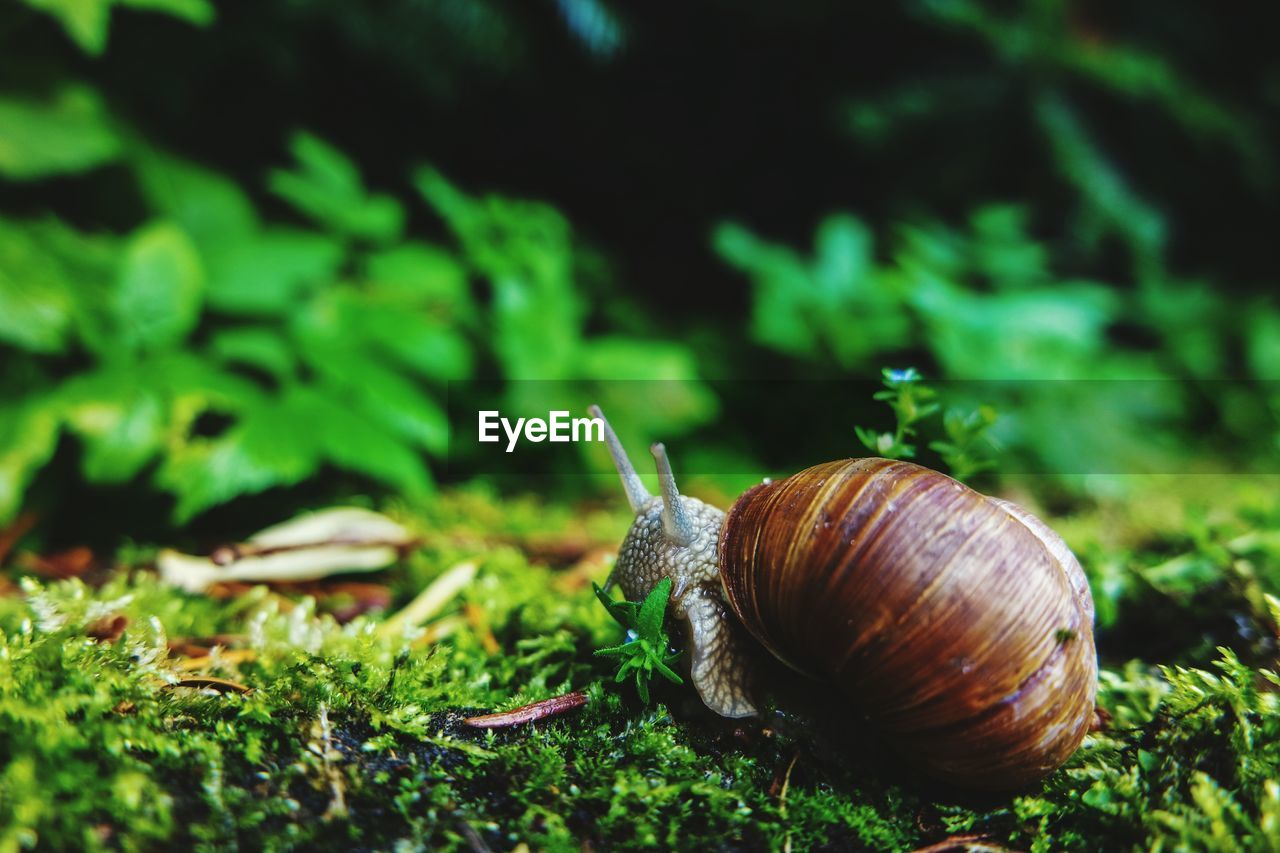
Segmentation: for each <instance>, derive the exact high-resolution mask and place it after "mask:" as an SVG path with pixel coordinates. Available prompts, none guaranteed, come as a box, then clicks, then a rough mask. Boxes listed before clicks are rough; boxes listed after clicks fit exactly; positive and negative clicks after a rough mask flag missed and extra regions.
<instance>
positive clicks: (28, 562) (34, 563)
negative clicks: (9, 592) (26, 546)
mask: <svg viewBox="0 0 1280 853" xmlns="http://www.w3.org/2000/svg"><path fill="white" fill-rule="evenodd" d="M18 560H19V565H20V566H21V567H22V568H23V569H25V570H27V571H29V572H31V573H32V574H34V575H39V576H40V577H42V578H49V579H50V580H66V579H67V578H78V577H80V576H81V575H83V574H84V573H85V572H87V571H89V569H91V568H93V551H92V550H91V549H89V548H87V547H85V546H84V545H77V546H75V547H74V548H67V549H66V550H63V551H55V552H53V553H52V554H20V555H18Z"/></svg>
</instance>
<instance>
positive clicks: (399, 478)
mask: <svg viewBox="0 0 1280 853" xmlns="http://www.w3.org/2000/svg"><path fill="white" fill-rule="evenodd" d="M284 405H286V406H287V407H288V408H289V410H290V411H291V412H292V413H293V416H295V417H296V418H297V419H298V420H300V421H305V422H308V423H310V424H312V429H314V430H315V441H316V444H317V445H318V447H319V449H320V454H321V456H322V457H323V458H324V459H325V460H327V461H328V462H330V463H332V464H333V465H335V466H336V467H338V468H341V469H343V470H346V471H354V472H356V473H359V474H364V475H365V476H367V477H371V478H373V479H375V480H378V481H380V482H382V483H386V484H387V485H389V486H392V487H393V488H395V489H398V490H399V491H400V492H401V493H402V494H404V495H406V496H409V497H421V496H423V495H425V494H427V493H429V492H430V491H431V488H432V483H431V475H430V473H429V472H428V471H427V468H426V466H425V465H424V464H423V461H422V457H421V455H419V454H418V453H416V452H415V451H414V450H413V449H411V448H410V447H409V445H408V444H407V443H406V442H405V441H404V440H403V439H401V438H400V437H398V436H397V435H395V434H394V433H392V432H391V431H390V430H388V429H386V428H384V427H382V426H381V425H379V424H377V423H375V422H372V421H370V420H369V419H367V418H364V417H362V416H361V415H360V414H359V413H358V412H354V411H352V410H351V408H350V407H348V406H346V405H343V404H342V402H340V401H337V400H333V399H330V398H328V397H326V396H324V395H323V394H321V393H320V392H319V391H318V390H316V389H313V388H306V387H299V388H294V389H292V390H291V391H290V393H289V394H288V395H287V397H286V398H285V401H284Z"/></svg>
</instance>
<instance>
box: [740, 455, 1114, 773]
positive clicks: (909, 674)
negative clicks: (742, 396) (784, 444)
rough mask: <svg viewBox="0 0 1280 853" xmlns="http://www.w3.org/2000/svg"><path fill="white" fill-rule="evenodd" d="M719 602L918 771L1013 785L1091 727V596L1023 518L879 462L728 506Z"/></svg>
mask: <svg viewBox="0 0 1280 853" xmlns="http://www.w3.org/2000/svg"><path fill="white" fill-rule="evenodd" d="M720 573H721V578H722V580H723V583H724V588H725V591H726V593H727V596H728V599H729V603H730V606H731V607H732V608H733V610H734V611H735V612H736V613H737V615H738V618H739V619H740V620H741V622H742V623H743V624H744V625H745V626H746V627H747V628H748V629H749V630H750V631H751V633H752V634H754V635H755V637H756V638H757V639H758V640H759V641H760V642H761V643H763V644H764V645H765V646H766V647H767V648H768V649H769V650H770V651H771V652H773V654H775V655H776V656H777V657H778V658H780V659H781V660H783V661H785V662H787V663H789V664H790V665H791V666H793V667H795V668H796V669H799V670H802V671H804V672H807V673H809V674H810V675H813V676H815V677H818V678H821V679H824V680H826V681H829V682H832V683H834V684H836V685H838V687H839V688H840V689H841V690H842V691H843V692H844V693H845V695H846V696H847V697H848V698H849V699H850V700H851V701H852V702H853V704H854V706H855V708H856V709H857V710H858V711H860V712H861V713H863V714H865V715H866V717H868V718H869V719H870V721H871V722H872V724H873V725H874V726H875V728H877V729H879V730H881V731H883V732H885V733H886V734H887V735H888V736H889V737H891V738H892V739H893V742H894V745H895V747H896V748H897V749H898V750H899V751H901V752H903V753H905V754H907V755H908V756H910V757H911V758H913V759H914V760H915V761H916V762H917V763H918V764H919V765H921V766H922V767H923V768H924V769H925V770H926V771H927V772H929V773H930V774H932V775H935V776H938V777H940V778H943V779H946V780H948V781H950V782H953V783H958V784H962V785H965V786H970V787H980V788H987V789H1010V788H1016V787H1020V786H1023V785H1025V784H1027V783H1029V782H1032V781H1034V780H1036V779H1038V778H1040V777H1041V776H1043V775H1045V774H1046V773H1048V772H1050V771H1051V770H1053V769H1055V768H1056V767H1058V766H1059V765H1060V764H1062V762H1064V761H1065V760H1066V759H1067V758H1068V757H1069V756H1070V755H1071V754H1072V753H1073V752H1074V751H1075V750H1076V748H1077V747H1078V746H1079V745H1080V742H1081V740H1082V739H1083V738H1084V735H1085V732H1086V731H1087V730H1088V728H1089V725H1090V722H1091V721H1092V719H1093V708H1094V698H1095V693H1096V685H1097V655H1096V653H1095V651H1094V643H1093V601H1092V598H1091V597H1090V595H1089V587H1088V584H1087V582H1086V581H1085V577H1084V573H1083V571H1082V570H1081V568H1080V564H1079V563H1078V562H1077V561H1076V559H1075V557H1073V556H1072V555H1071V552H1070V550H1068V549H1067V547H1066V545H1065V544H1063V542H1062V540H1061V539H1060V538H1058V536H1057V534H1055V533H1053V532H1052V531H1051V530H1050V529H1049V528H1048V527H1047V526H1046V525H1045V524H1044V523H1043V522H1041V521H1040V520H1039V519H1037V518H1035V517H1034V516H1032V515H1031V514H1030V513H1028V512H1026V511H1025V510H1022V509H1021V508H1019V507H1017V506H1015V505H1013V504H1010V503H1008V502H1006V501H1001V500H998V499H995V498H990V497H987V496H985V495H982V494H979V493H978V492H975V491H974V490H972V489H970V488H968V487H967V486H964V485H962V484H961V483H958V482H956V481H955V480H953V479H951V478H950V477H947V476H945V475H943V474H940V473H938V472H936V471H932V470H929V469H928V468H922V467H920V466H919V465H913V464H911V463H909V462H897V461H890V460H887V459H846V460H841V461H836V462H828V463H825V464H822V465H816V466H814V467H812V468H809V469H806V470H804V471H801V472H800V473H798V474H795V475H794V476H791V477H788V478H787V479H785V480H779V481H776V482H772V483H766V484H764V485H760V486H757V487H755V488H753V489H751V490H750V491H748V492H747V493H746V494H744V495H743V496H742V497H741V498H739V499H738V501H737V502H736V503H735V504H734V505H733V507H732V508H731V509H730V510H729V513H728V517H727V519H726V521H725V525H724V529H723V532H722V534H721V537H720Z"/></svg>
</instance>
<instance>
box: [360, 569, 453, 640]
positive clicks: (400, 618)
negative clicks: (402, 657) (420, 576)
mask: <svg viewBox="0 0 1280 853" xmlns="http://www.w3.org/2000/svg"><path fill="white" fill-rule="evenodd" d="M476 570H477V566H476V564H475V563H473V562H471V561H467V562H464V563H458V564H457V565H456V566H454V567H453V568H451V569H449V570H448V571H446V572H445V573H444V574H442V575H441V576H440V577H438V578H436V579H435V580H434V581H432V582H431V584H430V585H428V586H427V588H426V589H424V590H423V591H422V592H420V593H418V595H417V597H415V598H414V599H413V601H410V602H409V603H408V604H407V605H405V607H404V609H402V610H401V611H400V612H399V613H397V614H396V615H394V616H392V617H391V618H390V619H388V620H387V621H386V622H383V623H382V625H381V626H380V627H379V628H378V633H379V634H381V635H382V636H384V637H395V636H398V635H401V634H403V633H404V632H405V631H407V630H410V629H412V628H416V627H418V626H419V625H421V624H422V623H424V622H426V621H427V620H428V619H430V618H431V617H433V616H435V615H436V614H437V613H439V612H440V611H441V610H443V609H444V607H445V605H447V604H448V603H449V602H450V601H452V600H453V599H454V597H455V596H457V595H458V593H460V592H462V590H463V589H465V588H466V586H467V585H468V584H469V583H471V581H472V580H474V579H475V576H476Z"/></svg>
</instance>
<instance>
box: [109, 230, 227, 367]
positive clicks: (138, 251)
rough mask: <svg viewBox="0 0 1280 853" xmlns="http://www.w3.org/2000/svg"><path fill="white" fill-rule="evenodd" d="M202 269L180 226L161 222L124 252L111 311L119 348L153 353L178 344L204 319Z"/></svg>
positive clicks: (139, 235) (141, 233)
mask: <svg viewBox="0 0 1280 853" xmlns="http://www.w3.org/2000/svg"><path fill="white" fill-rule="evenodd" d="M203 295H204V270H203V268H202V267H201V264H200V257H199V255H198V254H197V253H196V249H195V246H193V245H192V244H191V241H190V240H189V239H188V238H187V236H186V234H185V233H184V232H183V231H182V230H181V229H179V228H178V227H177V226H175V225H172V224H168V223H157V224H155V225H151V226H148V227H146V228H143V229H141V230H140V231H138V232H136V233H135V234H134V235H133V237H132V239H131V240H130V242H129V244H128V246H126V248H125V255H124V260H123V264H122V268H121V273H120V281H119V284H118V285H117V288H116V292H115V297H114V300H113V305H112V308H113V309H114V314H115V316H114V318H113V321H114V329H115V332H116V334H117V336H118V337H117V340H116V342H117V344H118V345H119V346H121V347H123V348H125V349H132V350H155V349H164V348H166V347H170V346H173V345H175V344H177V343H180V342H181V341H182V340H183V339H184V338H186V336H187V335H188V334H189V333H190V332H191V330H192V329H194V328H195V325H196V323H197V322H198V321H199V318H200V306H201V302H202V299H203Z"/></svg>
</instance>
